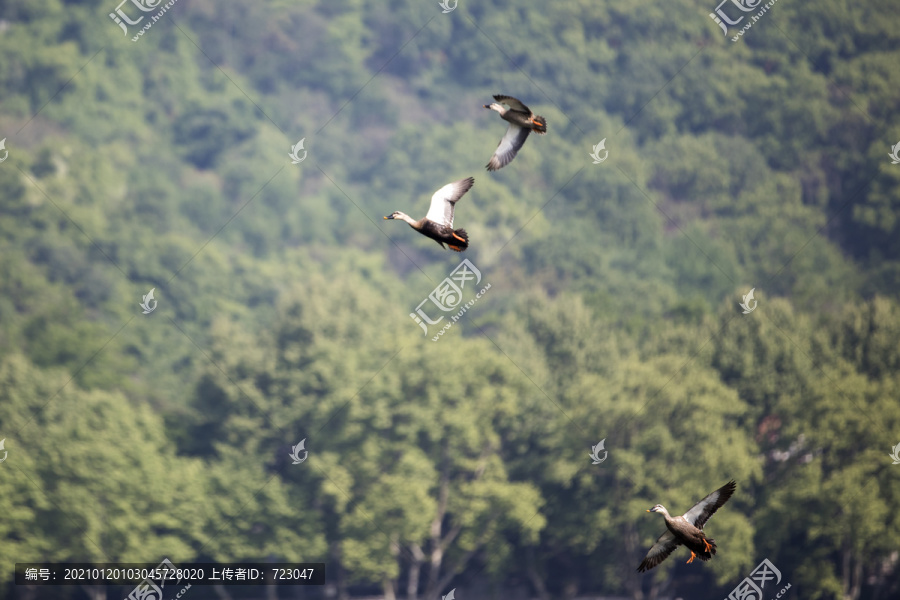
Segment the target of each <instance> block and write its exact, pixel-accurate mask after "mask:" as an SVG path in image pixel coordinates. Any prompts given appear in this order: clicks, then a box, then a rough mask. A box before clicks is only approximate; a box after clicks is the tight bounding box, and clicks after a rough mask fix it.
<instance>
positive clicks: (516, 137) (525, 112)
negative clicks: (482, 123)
mask: <svg viewBox="0 0 900 600" xmlns="http://www.w3.org/2000/svg"><path fill="white" fill-rule="evenodd" d="M494 100H496V101H497V102H492V103H490V104H485V105H484V107H485V108H489V109H491V110H496V111H497V112H498V113H500V116H501V117H502V118H503V119H504V120H505V121H509V129H507V130H506V134H505V135H504V136H503V137H502V138H501V139H500V145H499V146H497V149H496V150H494V155H493V156H492V157H491V160H490V161H489V162H488V164H487V170H488V171H496V170H498V169H502V168H503V167H505V166H506V165H508V164H509V163H511V162H512V159H514V158H515V157H516V154H518V152H519V150H521V149H522V146H523V145H524V144H525V140H526V139H528V134H529V133H531V132H532V131H534V132H536V133H540V134H542V135H543V134H545V133H547V120H546V119H545V118H544V117H541V116H539V115H536V114H534V113H533V112H531V109H530V108H528V107H527V106H525V105H524V104H522V103H521V102H520V101H519V100H516V99H515V98H513V97H512V96H503V95H501V94H497V95H495V96H494ZM504 104H506V105H508V106H509V108H506V107H505V106H503V105H504Z"/></svg>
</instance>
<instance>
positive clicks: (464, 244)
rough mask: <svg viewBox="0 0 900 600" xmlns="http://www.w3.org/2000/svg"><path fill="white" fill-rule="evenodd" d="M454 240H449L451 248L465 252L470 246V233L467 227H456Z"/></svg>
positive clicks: (453, 235)
mask: <svg viewBox="0 0 900 600" xmlns="http://www.w3.org/2000/svg"><path fill="white" fill-rule="evenodd" d="M452 237H453V240H451V241H448V242H447V245H448V246H449V247H450V249H451V250H456V251H457V252H463V251H465V249H466V248H468V247H469V234H468V233H466V230H465V229H455V230H454V231H453V234H452Z"/></svg>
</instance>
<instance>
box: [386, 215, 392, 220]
mask: <svg viewBox="0 0 900 600" xmlns="http://www.w3.org/2000/svg"><path fill="white" fill-rule="evenodd" d="M393 218H394V215H388V216H386V217H385V219H393Z"/></svg>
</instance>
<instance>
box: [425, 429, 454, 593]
mask: <svg viewBox="0 0 900 600" xmlns="http://www.w3.org/2000/svg"><path fill="white" fill-rule="evenodd" d="M447 463H448V456H447V440H444V442H443V444H442V446H441V478H440V481H439V483H438V504H437V512H436V513H435V515H434V519H432V520H431V557H430V561H429V564H428V584H427V586H426V588H425V600H435V598H433V597H432V595H433V594H434V593H435V592H436V591H437V587H438V579H439V578H440V575H441V563H443V560H444V546H443V544H442V543H441V532H442V528H443V524H444V515H446V514H447V498H448V496H449V495H450V473H449V471H450V467H449V465H448V464H447Z"/></svg>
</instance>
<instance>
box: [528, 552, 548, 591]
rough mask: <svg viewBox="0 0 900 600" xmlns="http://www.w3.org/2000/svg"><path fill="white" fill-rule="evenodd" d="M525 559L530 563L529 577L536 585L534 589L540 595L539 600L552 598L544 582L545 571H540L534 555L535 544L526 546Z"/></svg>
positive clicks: (532, 583)
mask: <svg viewBox="0 0 900 600" xmlns="http://www.w3.org/2000/svg"><path fill="white" fill-rule="evenodd" d="M525 561H526V564H527V565H528V578H529V579H530V580H531V585H533V586H534V591H535V592H536V593H537V595H538V600H550V593H549V592H548V591H547V586H546V584H545V583H544V575H543V573H541V574H539V573H538V564H537V558H536V557H535V555H534V546H528V547H527V548H525Z"/></svg>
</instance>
